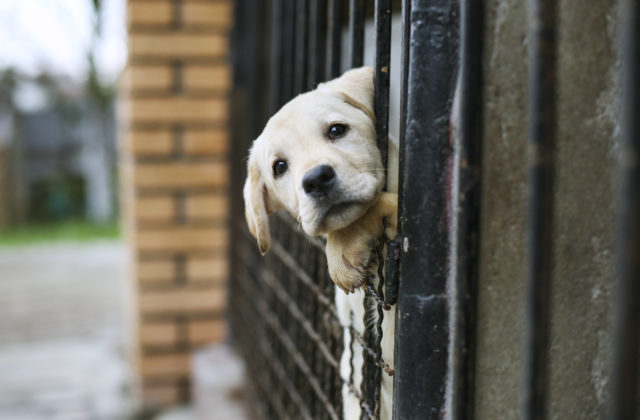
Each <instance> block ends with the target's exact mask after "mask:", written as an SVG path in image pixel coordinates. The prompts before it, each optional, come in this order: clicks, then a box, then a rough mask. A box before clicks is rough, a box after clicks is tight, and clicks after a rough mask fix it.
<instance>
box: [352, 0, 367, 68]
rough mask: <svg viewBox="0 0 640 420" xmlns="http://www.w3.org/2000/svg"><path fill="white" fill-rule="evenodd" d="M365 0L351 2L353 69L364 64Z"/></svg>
mask: <svg viewBox="0 0 640 420" xmlns="http://www.w3.org/2000/svg"><path fill="white" fill-rule="evenodd" d="M364 12H365V1H364V0H349V41H350V48H351V49H350V56H351V63H350V64H351V68H356V67H362V64H363V63H364Z"/></svg>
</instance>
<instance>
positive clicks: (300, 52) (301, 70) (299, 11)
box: [293, 0, 309, 94]
mask: <svg viewBox="0 0 640 420" xmlns="http://www.w3.org/2000/svg"><path fill="white" fill-rule="evenodd" d="M308 26H309V1H308V0H298V1H297V2H296V35H295V37H296V41H295V42H296V44H295V54H294V55H295V60H296V65H295V75H294V82H293V92H294V94H298V93H301V92H303V91H304V90H305V89H306V88H307V71H308V70H307V57H308V55H307V45H308V44H307V42H308V37H309V34H308Z"/></svg>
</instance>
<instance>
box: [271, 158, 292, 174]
mask: <svg viewBox="0 0 640 420" xmlns="http://www.w3.org/2000/svg"><path fill="white" fill-rule="evenodd" d="M287 168H289V165H288V164H287V161H286V160H282V159H278V160H276V161H275V162H273V177H274V178H277V177H279V176H280V175H282V174H283V173H285V172H286V171H287Z"/></svg>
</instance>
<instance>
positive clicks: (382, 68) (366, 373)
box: [361, 0, 391, 419]
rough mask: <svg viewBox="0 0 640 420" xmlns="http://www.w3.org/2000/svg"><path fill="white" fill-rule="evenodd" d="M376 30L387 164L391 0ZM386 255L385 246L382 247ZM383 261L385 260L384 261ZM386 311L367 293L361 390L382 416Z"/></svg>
mask: <svg viewBox="0 0 640 420" xmlns="http://www.w3.org/2000/svg"><path fill="white" fill-rule="evenodd" d="M374 18H375V22H374V25H375V32H376V68H375V72H376V77H375V79H374V80H375V82H374V84H375V94H374V112H375V115H376V137H377V143H378V148H379V149H380V153H381V155H382V157H383V166H384V168H386V166H387V136H388V132H389V61H390V43H391V2H390V1H389V0H376V2H375V14H374ZM378 252H379V255H382V249H379V251H378ZM380 264H382V261H381V262H380ZM381 271H382V266H381V267H380V270H379V275H378V281H379V283H378V287H377V293H378V294H379V296H381V297H384V294H383V288H384V280H385V279H384V275H382V274H381ZM376 312H377V322H376V324H375V325H371V323H370V322H369V320H371V319H375V314H376ZM383 318H384V313H383V309H382V306H381V305H379V304H376V300H375V299H374V298H373V297H371V296H366V297H365V311H364V319H363V322H364V325H367V327H366V330H365V332H364V337H365V340H366V342H367V346H369V347H370V348H372V349H373V350H374V353H375V354H370V353H368V352H363V359H364V363H363V366H362V378H363V379H362V384H361V391H362V396H363V399H364V402H365V403H366V404H367V406H368V407H372V408H373V413H371V414H372V415H373V418H375V419H378V418H379V417H380V381H381V373H382V371H381V369H380V367H379V366H377V361H378V360H380V359H381V358H382V348H381V346H380V340H381V339H382V321H383ZM371 414H370V413H368V412H367V410H362V414H361V418H362V419H368V418H370V415H371Z"/></svg>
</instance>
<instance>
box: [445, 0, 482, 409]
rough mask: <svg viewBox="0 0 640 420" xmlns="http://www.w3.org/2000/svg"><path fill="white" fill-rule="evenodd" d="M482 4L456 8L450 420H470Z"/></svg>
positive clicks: (467, 1)
mask: <svg viewBox="0 0 640 420" xmlns="http://www.w3.org/2000/svg"><path fill="white" fill-rule="evenodd" d="M483 17H484V10H483V4H482V2H478V1H474V0H462V1H461V2H460V70H459V72H460V76H459V83H460V86H459V89H460V95H459V100H460V103H459V104H458V107H459V116H458V118H459V121H458V123H459V125H458V126H459V133H458V138H457V139H456V142H457V144H456V148H457V151H458V152H457V153H458V157H457V160H458V168H457V170H458V191H457V197H456V199H457V211H455V215H454V218H455V221H456V222H455V223H456V228H455V229H454V231H455V234H456V235H457V241H456V242H457V248H456V261H455V262H453V263H454V264H456V266H457V268H456V271H455V272H456V278H455V290H456V306H455V308H456V313H455V315H454V316H455V322H456V324H455V325H456V326H455V337H454V346H453V355H452V359H453V378H452V379H453V387H452V392H453V395H452V398H451V401H452V407H451V418H452V419H456V420H466V419H472V418H473V407H474V398H473V395H474V392H473V391H474V389H473V388H474V373H475V369H474V361H475V348H474V347H475V319H476V300H477V281H478V248H479V238H480V206H481V201H480V198H481V197H480V194H481V185H480V182H481V172H482V171H481V167H482V53H483Z"/></svg>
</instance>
